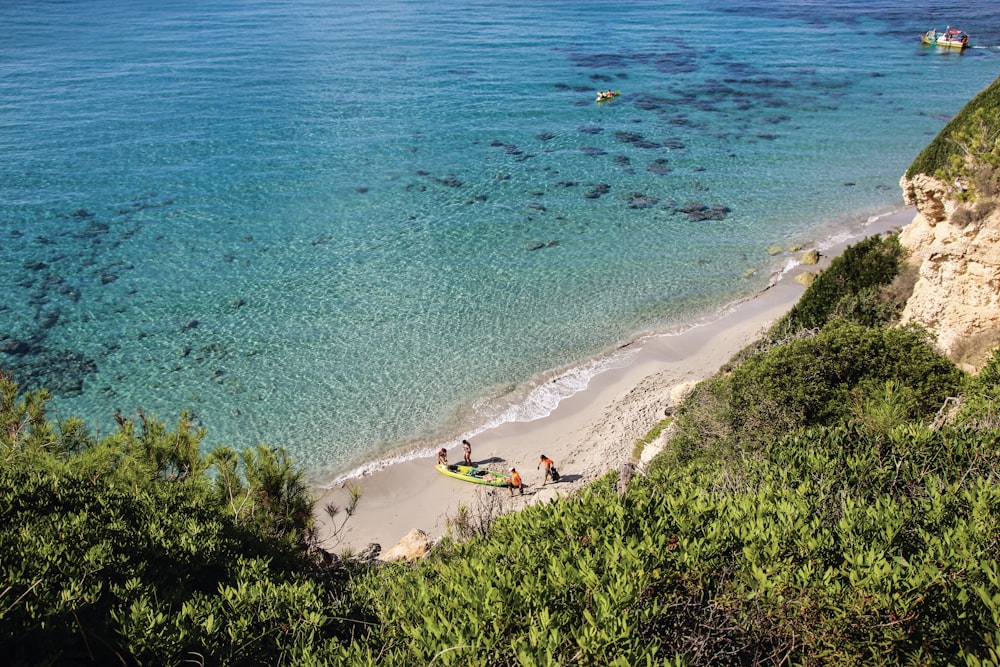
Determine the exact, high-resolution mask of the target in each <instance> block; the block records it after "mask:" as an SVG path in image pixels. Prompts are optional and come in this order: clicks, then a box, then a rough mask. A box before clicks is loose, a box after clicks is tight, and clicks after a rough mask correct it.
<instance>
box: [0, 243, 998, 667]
mask: <svg viewBox="0 0 1000 667" xmlns="http://www.w3.org/2000/svg"><path fill="white" fill-rule="evenodd" d="M901 268H902V257H901V251H900V248H899V245H898V242H897V240H896V239H895V237H893V236H889V237H884V238H879V237H876V238H872V239H869V240H867V241H864V242H863V243H860V244H858V245H857V246H855V247H853V248H852V249H850V250H849V251H848V252H846V253H845V254H844V255H843V256H842V257H840V258H838V259H837V260H836V261H834V262H833V263H832V264H831V266H830V268H829V269H828V270H827V271H826V272H824V273H823V274H822V276H821V277H820V279H819V280H817V281H816V282H815V283H813V285H812V286H811V287H810V288H809V290H807V292H806V294H805V296H804V297H803V300H802V302H800V304H799V305H798V306H796V308H795V309H793V310H792V311H791V312H790V313H789V315H788V317H786V318H784V319H783V320H782V321H781V322H779V323H777V324H776V325H775V326H774V327H773V328H772V330H771V331H770V332H769V334H768V336H766V337H765V338H764V339H762V340H761V341H759V342H758V343H756V344H755V345H753V346H751V347H750V348H748V349H747V350H745V351H744V352H742V353H741V354H740V355H737V357H735V358H734V359H733V360H732V361H731V362H730V364H728V365H727V366H726V367H725V369H724V370H723V372H720V373H719V374H718V375H717V376H715V377H713V378H711V379H709V380H707V381H705V382H703V383H701V384H700V385H699V386H698V387H697V388H696V390H695V392H694V393H693V394H692V395H691V397H690V398H689V399H688V400H687V401H686V402H685V403H684V404H683V405H682V406H681V408H680V409H679V410H678V411H677V414H676V416H675V419H674V420H673V423H671V424H670V426H669V427H668V429H667V434H668V437H669V440H668V446H667V448H666V451H665V452H664V453H663V454H662V455H661V457H660V458H659V459H658V460H657V461H656V462H655V463H654V465H653V466H651V469H650V470H649V471H647V472H648V474H647V475H646V476H645V477H637V478H636V479H635V480H633V482H632V484H631V486H630V487H629V489H628V491H627V493H625V494H623V495H620V494H619V493H618V492H617V491H616V481H617V480H616V478H615V476H614V475H610V476H608V477H607V478H604V479H602V480H600V481H598V482H597V483H595V484H593V485H592V486H591V487H589V488H587V489H585V490H584V491H583V492H581V493H580V494H579V495H578V496H576V497H574V498H572V499H570V500H563V501H557V502H551V503H549V504H546V505H543V506H537V507H532V508H529V509H527V510H525V511H523V512H520V513H518V514H516V515H508V516H503V517H500V518H499V519H496V520H495V521H493V522H492V525H491V527H490V528H489V530H488V531H468V532H466V533H465V534H466V535H472V536H473V537H471V539H467V540H466V541H458V540H457V539H456V540H446V541H445V542H444V543H443V544H442V545H440V546H439V547H438V548H437V549H436V550H434V551H433V552H432V555H431V556H430V557H429V558H428V559H427V560H425V561H423V562H420V563H416V564H407V563H395V564H390V565H383V566H379V567H372V566H367V565H364V564H361V563H355V562H351V561H345V560H341V559H338V558H336V557H334V556H330V555H329V554H324V553H323V552H321V551H319V550H318V549H316V548H315V544H314V541H313V526H312V518H311V514H310V511H309V509H310V508H309V502H310V501H309V498H308V494H307V491H306V489H305V487H304V486H303V483H302V474H301V472H299V471H297V470H296V469H295V468H294V467H293V466H292V465H291V464H290V462H289V461H288V460H287V458H286V457H285V455H284V453H283V452H282V451H281V450H280V449H273V448H269V447H264V446H261V447H258V448H255V449H251V450H248V451H245V452H242V453H240V454H237V453H236V452H234V451H232V450H230V449H228V448H221V449H219V450H217V451H215V452H212V453H210V454H207V455H204V454H202V453H200V451H199V444H200V440H201V438H202V436H203V433H201V432H200V431H196V430H192V429H191V427H190V425H189V424H188V422H187V420H186V418H182V419H181V420H180V422H179V423H178V424H177V426H176V427H175V428H174V429H173V430H170V429H167V428H165V427H164V426H163V425H162V424H160V423H159V422H157V421H156V420H155V419H153V418H148V417H146V416H145V415H142V414H141V413H140V415H139V416H138V418H137V419H135V420H129V419H124V418H121V419H120V420H119V423H120V426H119V428H118V430H117V431H116V432H115V433H111V434H108V435H106V436H104V437H103V438H97V437H96V436H93V435H91V434H89V433H87V431H86V429H85V428H84V425H83V424H82V423H81V422H80V421H79V420H76V419H70V420H67V421H65V422H62V423H59V424H55V423H52V422H50V421H49V420H48V419H47V417H46V415H45V399H46V396H45V394H44V392H36V393H29V394H25V395H20V394H19V393H18V391H17V388H16V386H15V385H14V383H13V382H12V381H11V380H10V378H9V377H7V376H0V460H2V467H0V511H2V516H3V517H4V521H3V523H2V525H0V577H2V582H0V651H2V652H3V655H4V657H5V658H6V659H7V660H8V661H10V662H12V664H45V665H49V664H51V665H59V664H110V663H115V664H125V665H132V664H164V665H179V664H205V665H279V664H296V665H330V664H352V665H428V664H435V665H645V664H650V665H651V664H657V665H661V664H662V665H667V664H669V665H707V664H712V665H764V664H767V665H777V664H794V665H834V664H835V665H844V664H847V665H910V664H914V665H917V664H919V665H946V664H955V665H969V666H976V667H979V666H985V665H993V666H996V665H1000V630H998V628H1000V559H998V557H1000V484H998V482H1000V479H998V476H1000V447H998V444H997V443H998V441H1000V437H998V436H1000V432H998V429H1000V403H998V400H1000V355H998V356H994V358H993V359H992V360H991V361H990V362H989V363H988V364H987V366H986V368H985V369H984V370H983V371H982V372H981V373H979V374H978V375H977V376H975V377H969V376H966V375H965V374H963V373H961V372H960V371H959V370H957V369H956V368H955V367H954V366H953V365H952V364H951V363H949V362H948V361H947V360H946V359H944V358H942V357H941V356H940V355H938V354H937V353H936V352H935V351H934V350H933V349H932V347H931V346H930V345H929V342H928V340H927V337H926V335H925V334H924V333H923V332H921V331H920V330H917V329H898V328H891V327H889V326H887V325H889V324H890V323H891V322H892V319H893V317H894V315H895V313H896V312H897V310H898V306H899V304H900V303H901V301H902V299H904V298H905V289H901V288H900V285H899V281H900V279H899V276H900V272H901ZM959 399H960V400H959ZM953 404H957V405H958V408H957V409H956V410H954V411H951V412H947V413H945V412H942V411H941V408H942V406H945V405H953ZM945 417H947V418H945Z"/></svg>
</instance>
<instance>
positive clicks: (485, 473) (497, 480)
mask: <svg viewBox="0 0 1000 667" xmlns="http://www.w3.org/2000/svg"><path fill="white" fill-rule="evenodd" d="M434 467H435V468H437V469H438V472H440V473H441V474H443V475H447V476H448V477H454V478H455V479H460V480H462V481H463V482H472V483H473V484H485V485H486V486H510V474H509V473H505V472H496V471H494V470H487V469H486V468H479V467H477V466H463V465H454V464H453V465H445V464H443V463H439V464H437V465H436V466H434Z"/></svg>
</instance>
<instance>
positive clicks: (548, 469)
mask: <svg viewBox="0 0 1000 667" xmlns="http://www.w3.org/2000/svg"><path fill="white" fill-rule="evenodd" d="M553 463H554V461H553V460H552V459H550V458H549V457H547V456H546V455H545V454H542V456H541V457H540V458H539V459H538V465H537V466H535V470H538V469H539V468H541V467H542V466H545V476H544V477H542V486H545V482H546V481H547V480H550V479H551V480H552V481H553V482H554V481H556V480H555V478H554V477H553V476H552V464H553Z"/></svg>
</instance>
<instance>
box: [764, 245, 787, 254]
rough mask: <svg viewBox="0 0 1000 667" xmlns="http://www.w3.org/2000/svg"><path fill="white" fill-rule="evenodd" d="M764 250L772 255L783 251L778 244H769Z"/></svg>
mask: <svg viewBox="0 0 1000 667" xmlns="http://www.w3.org/2000/svg"><path fill="white" fill-rule="evenodd" d="M765 252H767V254H768V255H772V256H773V255H780V254H781V253H782V252H784V248H782V247H781V246H780V245H769V246H767V250H766V251H765Z"/></svg>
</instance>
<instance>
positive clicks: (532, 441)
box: [316, 208, 915, 553]
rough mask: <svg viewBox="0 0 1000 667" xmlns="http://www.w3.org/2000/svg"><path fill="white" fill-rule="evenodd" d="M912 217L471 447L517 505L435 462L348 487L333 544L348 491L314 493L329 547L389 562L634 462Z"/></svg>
mask: <svg viewBox="0 0 1000 667" xmlns="http://www.w3.org/2000/svg"><path fill="white" fill-rule="evenodd" d="M914 215H915V209H913V208H904V209H901V210H899V211H896V212H894V213H892V214H890V215H887V216H883V217H882V218H880V219H878V220H877V221H875V222H874V223H872V224H871V225H869V226H868V227H866V228H865V229H864V230H863V231H862V232H861V233H860V235H858V236H855V237H853V238H851V239H848V240H847V241H845V242H844V243H843V244H841V245H838V246H836V247H834V248H831V249H828V250H826V251H824V254H823V256H822V257H821V261H820V263H819V265H818V266H800V267H798V268H797V269H796V270H793V271H791V272H789V273H788V274H787V275H785V276H783V277H782V278H781V279H780V280H779V281H777V283H776V284H774V285H773V286H772V287H770V288H768V289H766V290H764V291H763V292H761V293H760V294H758V295H756V296H755V297H753V298H751V299H748V300H746V301H744V302H742V303H740V304H738V305H737V306H735V307H734V308H732V309H731V310H730V311H728V312H726V313H724V314H722V315H721V316H720V317H719V318H718V319H716V320H714V321H711V322H709V323H707V324H703V325H701V326H697V327H694V328H691V329H688V330H687V331H685V332H683V333H680V334H675V335H660V336H651V337H649V338H646V339H645V340H643V341H641V342H640V343H639V344H637V347H638V349H637V350H636V352H635V353H634V355H633V356H632V357H631V359H630V362H629V363H628V364H627V365H625V366H622V367H620V368H614V369H611V370H607V371H604V372H603V373H600V374H599V375H597V376H595V377H594V378H593V379H592V380H591V381H590V383H589V385H588V386H587V388H586V389H585V390H583V391H580V392H578V393H576V394H574V395H573V396H571V397H569V398H567V399H565V400H563V401H562V402H561V403H560V404H559V405H558V407H557V408H556V409H555V410H554V411H553V412H552V413H551V414H549V415H548V416H547V417H544V418H541V419H537V420H534V421H530V422H509V423H505V424H502V425H500V426H497V427H495V428H492V429H490V430H487V431H484V432H483V433H480V434H479V435H477V436H476V437H475V438H474V439H472V460H473V461H474V462H477V463H480V464H483V465H487V466H489V467H492V468H495V469H498V470H507V469H509V468H510V467H512V466H513V467H516V468H517V469H518V471H519V472H520V473H521V475H522V477H523V479H524V482H525V484H526V488H525V491H524V495H514V496H511V495H510V493H509V491H508V490H507V489H491V487H485V486H481V485H477V484H469V483H465V482H462V481H459V480H455V479H451V478H449V477H446V476H444V475H441V474H440V473H439V472H437V470H435V468H434V463H435V460H434V458H433V457H428V458H425V459H418V460H412V461H407V462H404V463H398V464H394V465H391V466H389V467H387V468H385V469H383V470H380V471H378V472H375V473H371V474H368V475H365V476H363V477H361V478H358V479H354V480H350V481H349V482H348V483H353V484H357V485H358V486H360V487H361V490H362V498H361V502H360V504H359V506H358V508H357V511H356V513H355V514H354V516H353V517H352V518H351V519H350V520H349V521H348V522H347V524H346V525H345V527H344V529H343V530H342V531H341V533H340V534H339V535H336V536H335V535H332V534H331V533H332V531H331V526H330V521H329V519H328V518H327V517H326V515H325V513H324V511H323V508H324V507H325V506H326V505H327V504H328V503H333V504H335V505H337V506H339V507H343V506H344V505H345V504H346V502H347V498H348V491H347V490H346V486H345V485H341V486H339V487H338V488H334V489H330V490H317V491H316V508H317V510H316V517H317V524H318V526H319V529H320V537H321V539H322V544H323V546H324V548H326V549H329V550H332V551H336V552H340V551H343V550H345V549H350V550H352V551H354V552H357V551H359V550H361V549H364V548H365V547H366V546H367V545H368V544H370V543H372V542H375V543H378V544H380V545H381V547H382V552H383V553H385V552H386V551H387V550H389V549H390V548H391V547H393V546H394V545H395V544H396V543H397V542H399V540H400V539H401V538H403V537H404V536H405V535H406V534H407V533H409V532H410V531H411V530H412V529H414V528H417V529H420V530H422V531H424V532H426V533H427V534H429V535H430V536H431V537H432V538H439V537H441V536H442V535H443V534H445V533H446V532H447V520H448V517H449V516H451V517H454V516H455V515H456V513H457V510H458V507H459V505H460V504H462V503H464V504H466V505H469V506H475V504H476V503H477V502H478V500H477V499H478V498H479V497H480V496H481V495H482V494H486V493H491V492H492V493H495V494H498V497H499V498H500V500H501V502H502V504H503V507H504V509H505V510H517V509H520V508H522V507H525V506H527V505H530V504H535V503H539V502H546V501H548V500H550V499H553V498H556V497H558V496H565V495H568V494H571V493H573V492H574V491H576V490H577V489H579V488H580V487H582V486H583V485H585V484H588V483H590V482H592V481H593V480H595V479H597V478H598V477H600V476H601V475H603V474H604V473H606V472H608V471H609V470H617V469H618V467H619V466H620V465H621V464H622V463H623V462H625V461H627V460H629V459H630V457H631V455H632V452H633V449H634V446H635V443H636V440H637V439H639V438H641V437H643V436H644V435H645V434H646V433H648V432H649V430H650V429H651V428H652V427H653V426H654V425H655V424H656V423H657V422H658V421H659V420H660V419H662V418H663V416H664V414H665V411H666V410H667V409H668V408H669V407H671V403H672V401H673V400H674V398H673V397H672V396H676V395H677V394H678V393H679V392H678V391H675V390H679V389H681V388H683V387H685V386H690V385H692V384H693V383H696V382H698V381H700V380H703V379H705V378H707V377H710V376H711V375H713V374H714V373H715V372H716V371H717V370H718V369H719V368H720V367H721V366H722V365H724V364H725V363H726V362H727V361H728V360H729V359H730V358H731V357H732V356H733V355H734V354H735V353H737V352H738V351H740V350H741V349H743V348H744V347H745V346H746V345H748V344H749V343H751V342H753V341H754V340H756V339H757V338H759V337H760V335H761V334H762V333H763V332H764V331H766V329H767V328H768V327H769V326H770V325H771V324H772V323H773V322H774V321H776V320H777V319H778V318H779V317H781V316H782V315H784V314H785V313H786V312H788V310H789V309H790V308H791V307H792V306H793V305H794V304H795V303H796V302H797V301H798V299H799V297H800V296H801V295H802V293H803V291H805V288H804V287H803V286H802V285H801V284H799V283H798V282H796V281H795V280H794V278H795V276H796V275H797V274H799V273H803V272H806V271H816V270H818V269H822V268H824V267H825V266H827V265H828V264H829V262H830V260H831V259H832V257H834V256H836V255H837V254H838V253H839V252H842V250H843V249H844V248H845V247H846V246H847V245H849V244H854V243H857V242H858V241H859V240H861V239H862V238H864V237H865V236H870V235H873V234H877V233H881V232H884V231H888V230H897V229H899V228H901V227H902V226H904V225H906V224H908V223H909V222H910V221H911V220H912V219H913V217H914ZM541 454H545V455H547V456H548V457H549V458H552V459H553V460H554V461H555V465H556V466H557V467H558V469H559V471H560V473H561V475H562V479H561V480H560V481H559V482H558V483H555V484H553V483H551V482H549V483H548V484H546V485H545V486H542V472H541V471H540V470H537V465H538V459H539V456H540V455H541ZM448 458H449V461H451V462H460V461H461V459H462V451H461V445H460V442H459V441H458V440H456V441H455V442H453V443H449V445H448Z"/></svg>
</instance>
